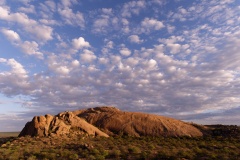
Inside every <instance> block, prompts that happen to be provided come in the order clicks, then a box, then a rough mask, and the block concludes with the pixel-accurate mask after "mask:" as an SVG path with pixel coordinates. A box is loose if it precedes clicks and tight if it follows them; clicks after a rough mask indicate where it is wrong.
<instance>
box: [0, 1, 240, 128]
mask: <svg viewBox="0 0 240 160" xmlns="http://www.w3.org/2000/svg"><path fill="white" fill-rule="evenodd" d="M0 13H1V14H0V123H1V127H0V131H19V130H21V129H22V128H23V126H24V125H25V123H26V122H27V121H30V120H31V119H32V117H33V116H35V115H43V114H47V113H50V114H57V113H58V112H61V111H65V110H76V109H82V108H89V107H96V106H103V105H107V106H116V107H118V108H120V109H122V110H128V111H140V112H148V113H154V114H159V115H165V116H170V117H173V118H177V119H181V120H185V121H192V122H195V123H200V124H216V123H218V124H237V125H240V124H239V122H240V116H239V115H240V97H239V95H240V77H239V76H240V65H239V64H240V46H239V44H240V18H239V17H240V1H238V0H221V1H219V0H211V1H206V0H195V1H187V0H171V1H167V0H138V1H113V0H104V1H103V0H90V1H78V0H59V1H54V0H43V1H34V0H18V1H15V0H0Z"/></svg>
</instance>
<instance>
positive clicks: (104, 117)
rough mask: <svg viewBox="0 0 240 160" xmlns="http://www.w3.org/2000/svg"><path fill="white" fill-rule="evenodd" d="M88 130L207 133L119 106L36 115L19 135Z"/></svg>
mask: <svg viewBox="0 0 240 160" xmlns="http://www.w3.org/2000/svg"><path fill="white" fill-rule="evenodd" d="M65 134H86V135H93V136H104V137H108V136H109V135H110V136H111V135H116V134H124V135H129V136H137V137H139V136H176V137H178V136H188V137H199V136H203V133H202V132H201V131H200V130H199V129H198V128H197V127H195V126H193V125H191V124H189V123H186V122H183V121H180V120H176V119H173V118H168V117H164V116H159V115H153V114H147V113H138V112H125V111H121V110H119V109H117V108H115V107H96V108H89V109H83V110H76V111H72V112H62V113H59V114H58V115H55V116H52V115H49V114H47V115H45V116H35V117H34V118H33V120H32V121H31V122H28V123H26V125H25V127H24V128H23V130H22V131H21V133H20V134H19V136H26V135H30V136H40V137H42V136H58V135H65Z"/></svg>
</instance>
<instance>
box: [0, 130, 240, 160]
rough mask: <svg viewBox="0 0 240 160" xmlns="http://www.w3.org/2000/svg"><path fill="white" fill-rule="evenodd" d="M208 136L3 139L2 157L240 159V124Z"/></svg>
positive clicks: (31, 159)
mask: <svg viewBox="0 0 240 160" xmlns="http://www.w3.org/2000/svg"><path fill="white" fill-rule="evenodd" d="M208 127H210V128H211V129H210V130H208V132H207V131H206V132H205V133H206V134H205V136H204V137H198V138H196V137H195V138H191V137H131V136H126V135H117V136H113V137H109V138H104V137H92V136H86V135H85V136H84V135H76V134H69V135H65V136H60V137H59V136H58V137H30V136H26V137H19V138H17V137H9V138H6V137H5V138H0V146H1V147H0V159H3V160H5V159H6V160H7V159H9V160H10V159H13V160H14V159H27V160H34V159H44V160H47V159H98V160H101V159H156V160H158V159H159V160H161V159H163V160H186V159H196V160H198V159H199V160H207V159H218V160H221V159H226V160H229V159H231V160H238V159H240V127H238V126H223V125H214V126H208Z"/></svg>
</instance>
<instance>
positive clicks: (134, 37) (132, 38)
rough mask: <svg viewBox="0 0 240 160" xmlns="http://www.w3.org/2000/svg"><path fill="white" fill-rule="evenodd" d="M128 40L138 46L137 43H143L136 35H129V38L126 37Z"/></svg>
mask: <svg viewBox="0 0 240 160" xmlns="http://www.w3.org/2000/svg"><path fill="white" fill-rule="evenodd" d="M128 39H129V40H130V42H132V43H138V44H139V43H142V42H143V40H141V39H140V38H139V36H138V35H131V36H129V37H128Z"/></svg>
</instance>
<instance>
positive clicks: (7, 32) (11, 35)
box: [1, 29, 21, 42]
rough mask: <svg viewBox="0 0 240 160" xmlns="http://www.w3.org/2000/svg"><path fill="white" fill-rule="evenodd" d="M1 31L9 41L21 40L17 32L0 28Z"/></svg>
mask: <svg viewBox="0 0 240 160" xmlns="http://www.w3.org/2000/svg"><path fill="white" fill-rule="evenodd" d="M1 31H2V33H3V34H4V35H5V36H6V37H7V38H8V39H9V40H10V41H11V42H14V41H20V40H21V39H20V37H19V35H18V33H17V32H15V31H13V30H8V29H2V30H1Z"/></svg>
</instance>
